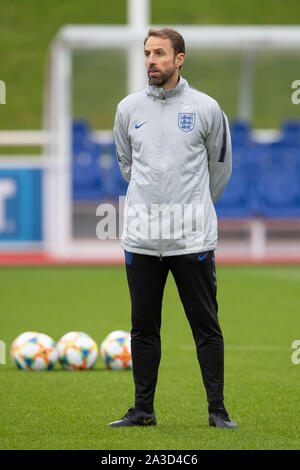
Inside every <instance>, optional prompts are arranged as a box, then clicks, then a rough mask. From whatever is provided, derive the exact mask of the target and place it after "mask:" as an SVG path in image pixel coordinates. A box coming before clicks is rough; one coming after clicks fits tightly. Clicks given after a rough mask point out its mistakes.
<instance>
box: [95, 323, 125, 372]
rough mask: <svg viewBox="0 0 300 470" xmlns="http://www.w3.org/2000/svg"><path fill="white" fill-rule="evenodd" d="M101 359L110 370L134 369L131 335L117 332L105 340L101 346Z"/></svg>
mask: <svg viewBox="0 0 300 470" xmlns="http://www.w3.org/2000/svg"><path fill="white" fill-rule="evenodd" d="M100 353H101V357H102V359H103V361H104V363H105V365H106V367H107V368H108V369H110V370H122V369H131V368H132V357H131V335H130V333H129V332H128V331H123V330H116V331H113V332H111V333H110V334H109V335H107V336H106V338H105V339H104V340H103V342H102V344H101V346H100Z"/></svg>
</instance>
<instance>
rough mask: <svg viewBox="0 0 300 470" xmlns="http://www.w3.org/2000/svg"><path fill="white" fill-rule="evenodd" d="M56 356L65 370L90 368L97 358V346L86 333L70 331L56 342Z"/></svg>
mask: <svg viewBox="0 0 300 470" xmlns="http://www.w3.org/2000/svg"><path fill="white" fill-rule="evenodd" d="M57 350H58V358H59V362H60V363H61V365H62V367H63V368H64V369H66V370H88V369H91V368H92V367H93V366H94V364H95V362H96V360H97V358H98V354H99V352H98V346H97V344H96V343H95V341H94V340H93V338H91V337H90V336H89V335H88V334H86V333H83V332H82V331H71V332H69V333H67V334H65V335H64V336H63V337H62V338H60V340H59V341H58V343H57Z"/></svg>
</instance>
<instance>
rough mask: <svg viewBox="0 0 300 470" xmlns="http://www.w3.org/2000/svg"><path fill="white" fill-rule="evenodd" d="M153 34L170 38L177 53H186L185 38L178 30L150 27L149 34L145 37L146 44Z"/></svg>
mask: <svg viewBox="0 0 300 470" xmlns="http://www.w3.org/2000/svg"><path fill="white" fill-rule="evenodd" d="M151 36H158V37H160V38H164V39H170V41H171V43H172V47H173V49H174V52H175V55H177V54H180V53H181V52H183V53H184V54H185V43H184V39H183V37H182V36H181V34H180V33H178V31H176V30H175V29H171V28H162V29H154V28H151V29H149V31H148V33H147V36H146V37H145V39H144V46H145V44H146V42H147V41H148V39H149V38H150V37H151Z"/></svg>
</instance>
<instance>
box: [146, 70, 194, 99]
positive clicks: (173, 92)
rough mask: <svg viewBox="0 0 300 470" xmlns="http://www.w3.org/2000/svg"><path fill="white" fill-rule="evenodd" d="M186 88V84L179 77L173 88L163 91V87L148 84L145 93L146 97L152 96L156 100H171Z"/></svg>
mask: <svg viewBox="0 0 300 470" xmlns="http://www.w3.org/2000/svg"><path fill="white" fill-rule="evenodd" d="M186 87H188V82H187V81H186V80H185V79H184V78H182V77H181V76H180V75H179V80H178V83H177V85H176V87H175V88H170V89H169V90H164V89H163V87H157V86H154V85H150V84H149V82H148V84H147V86H146V93H147V95H150V96H153V97H154V98H156V99H160V100H163V99H166V98H171V97H172V96H178V95H180V94H181V93H182V92H183V90H184V89H185V88H186Z"/></svg>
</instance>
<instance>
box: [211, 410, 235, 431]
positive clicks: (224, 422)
mask: <svg viewBox="0 0 300 470" xmlns="http://www.w3.org/2000/svg"><path fill="white" fill-rule="evenodd" d="M208 422H209V425H210V426H214V427H215V428H231V429H233V428H238V425H237V424H236V423H235V422H234V421H231V419H230V418H229V416H228V413H227V411H226V410H225V408H217V409H216V410H214V411H211V412H210V413H209V418H208Z"/></svg>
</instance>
